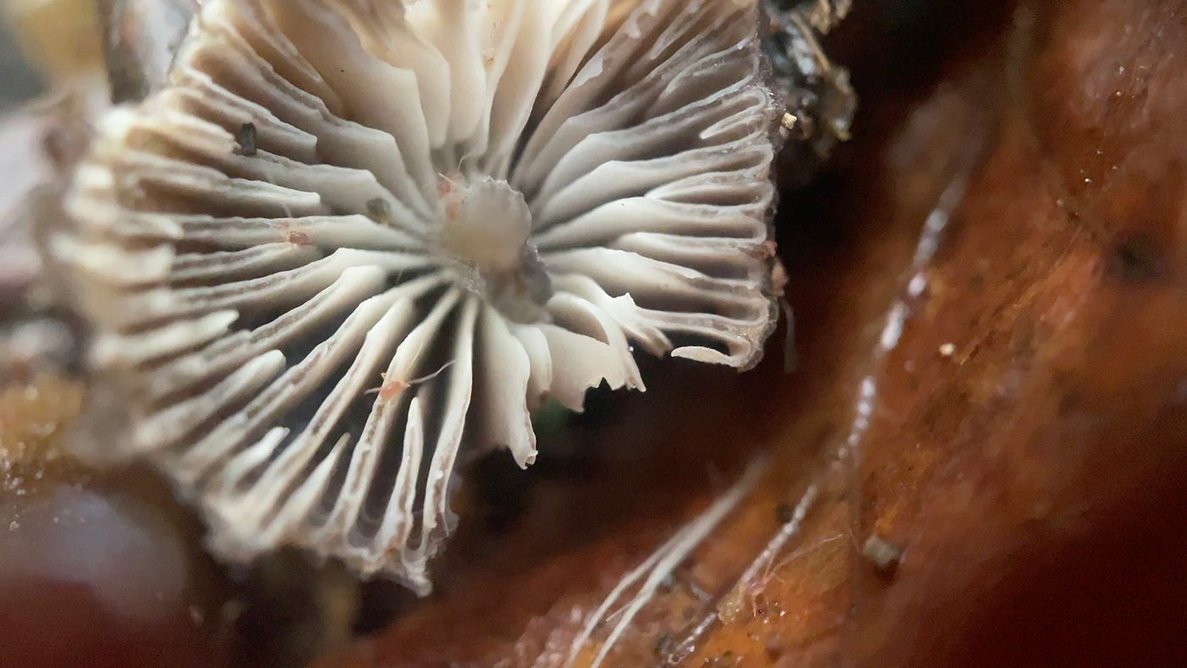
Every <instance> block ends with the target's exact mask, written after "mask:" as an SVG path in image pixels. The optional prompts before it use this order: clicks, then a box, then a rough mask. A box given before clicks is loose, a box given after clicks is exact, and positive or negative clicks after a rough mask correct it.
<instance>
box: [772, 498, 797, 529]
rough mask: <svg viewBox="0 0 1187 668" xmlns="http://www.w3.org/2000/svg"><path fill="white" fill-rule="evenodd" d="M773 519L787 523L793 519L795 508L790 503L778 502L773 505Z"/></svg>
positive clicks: (780, 522)
mask: <svg viewBox="0 0 1187 668" xmlns="http://www.w3.org/2000/svg"><path fill="white" fill-rule="evenodd" d="M775 519H776V520H777V521H778V522H779V524H787V523H788V522H790V521H792V520H793V519H795V508H793V507H792V505H791V504H790V503H780V504H779V505H777V506H775Z"/></svg>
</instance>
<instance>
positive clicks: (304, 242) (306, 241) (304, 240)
mask: <svg viewBox="0 0 1187 668" xmlns="http://www.w3.org/2000/svg"><path fill="white" fill-rule="evenodd" d="M287 238H288V242H289V243H290V244H293V245H294V246H312V245H313V237H311V236H309V233H308V232H302V231H301V230H289V233H288V235H287Z"/></svg>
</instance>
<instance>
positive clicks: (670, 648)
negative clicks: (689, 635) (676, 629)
mask: <svg viewBox="0 0 1187 668" xmlns="http://www.w3.org/2000/svg"><path fill="white" fill-rule="evenodd" d="M679 645H680V643H679V641H678V640H676V638H675V637H674V636H672V634H671V633H661V634H660V636H659V637H658V638H656V639H655V655H656V656H658V657H659V658H661V659H666V658H668V657H669V656H671V655H672V653H673V652H675V651H676V650H677V649H679Z"/></svg>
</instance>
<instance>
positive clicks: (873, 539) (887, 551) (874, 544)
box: [861, 534, 903, 575]
mask: <svg viewBox="0 0 1187 668" xmlns="http://www.w3.org/2000/svg"><path fill="white" fill-rule="evenodd" d="M861 556H863V557H865V559H866V560H867V561H869V562H870V563H871V564H873V565H874V568H876V569H877V570H878V572H879V573H882V574H884V575H889V574H891V573H893V572H894V571H895V569H897V568H898V565H899V562H901V561H902V560H903V548H901V547H899V546H898V545H895V544H893V543H890V542H888V541H886V540H885V539H883V538H882V537H881V536H879V535H877V534H872V535H871V536H870V537H869V538H867V539H866V542H865V545H863V546H862V548H861Z"/></svg>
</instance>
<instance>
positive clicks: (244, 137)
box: [235, 123, 256, 158]
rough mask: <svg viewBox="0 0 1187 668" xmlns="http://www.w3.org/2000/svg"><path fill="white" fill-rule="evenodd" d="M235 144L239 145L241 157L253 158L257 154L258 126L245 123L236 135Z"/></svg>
mask: <svg viewBox="0 0 1187 668" xmlns="http://www.w3.org/2000/svg"><path fill="white" fill-rule="evenodd" d="M235 142H236V143H237V144H239V150H238V153H239V155H245V156H247V157H249V158H250V157H251V156H253V155H255V154H256V125H255V123H244V124H243V125H240V126H239V132H237V133H236V134H235Z"/></svg>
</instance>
